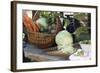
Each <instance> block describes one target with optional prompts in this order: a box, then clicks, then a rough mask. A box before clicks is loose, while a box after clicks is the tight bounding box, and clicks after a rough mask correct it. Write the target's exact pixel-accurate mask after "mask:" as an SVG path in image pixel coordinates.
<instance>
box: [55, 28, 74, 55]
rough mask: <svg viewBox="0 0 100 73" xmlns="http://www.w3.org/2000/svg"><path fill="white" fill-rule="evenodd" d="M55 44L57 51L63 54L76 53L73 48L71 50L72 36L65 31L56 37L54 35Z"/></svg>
mask: <svg viewBox="0 0 100 73" xmlns="http://www.w3.org/2000/svg"><path fill="white" fill-rule="evenodd" d="M55 41H56V44H57V45H58V50H61V51H62V52H63V53H65V54H68V55H70V54H72V53H74V52H75V51H76V49H75V48H73V46H72V45H73V39H72V35H71V34H70V33H69V32H68V31H66V30H63V31H60V32H59V33H58V34H57V35H56V39H55Z"/></svg>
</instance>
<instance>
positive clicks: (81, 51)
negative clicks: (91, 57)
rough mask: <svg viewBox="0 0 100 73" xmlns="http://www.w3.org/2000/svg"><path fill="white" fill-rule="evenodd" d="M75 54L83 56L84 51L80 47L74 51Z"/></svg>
mask: <svg viewBox="0 0 100 73" xmlns="http://www.w3.org/2000/svg"><path fill="white" fill-rule="evenodd" d="M74 55H75V56H84V51H83V50H81V49H78V50H77V52H76V53H74Z"/></svg>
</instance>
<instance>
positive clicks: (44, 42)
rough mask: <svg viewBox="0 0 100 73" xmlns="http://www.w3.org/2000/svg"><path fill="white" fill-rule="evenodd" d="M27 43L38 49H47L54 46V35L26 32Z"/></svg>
mask: <svg viewBox="0 0 100 73" xmlns="http://www.w3.org/2000/svg"><path fill="white" fill-rule="evenodd" d="M27 35H28V42H29V43H32V44H34V45H36V46H37V47H39V48H43V49H45V48H48V47H52V46H53V45H55V35H53V34H46V33H39V32H28V34H27Z"/></svg>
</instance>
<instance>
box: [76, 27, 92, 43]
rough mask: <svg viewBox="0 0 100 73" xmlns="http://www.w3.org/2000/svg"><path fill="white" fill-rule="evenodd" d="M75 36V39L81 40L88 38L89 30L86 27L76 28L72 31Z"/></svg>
mask: <svg viewBox="0 0 100 73" xmlns="http://www.w3.org/2000/svg"><path fill="white" fill-rule="evenodd" d="M74 34H75V36H76V39H75V40H76V41H77V42H78V41H83V40H90V39H91V36H90V32H89V30H88V27H79V28H77V30H76V31H75V32H74Z"/></svg>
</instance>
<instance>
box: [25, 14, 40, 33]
mask: <svg viewBox="0 0 100 73" xmlns="http://www.w3.org/2000/svg"><path fill="white" fill-rule="evenodd" d="M23 23H24V26H25V27H26V29H27V30H28V31H29V32H39V31H40V25H39V24H37V23H36V22H33V20H32V19H31V18H30V17H29V16H28V15H27V14H25V15H24V16H23Z"/></svg>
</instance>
